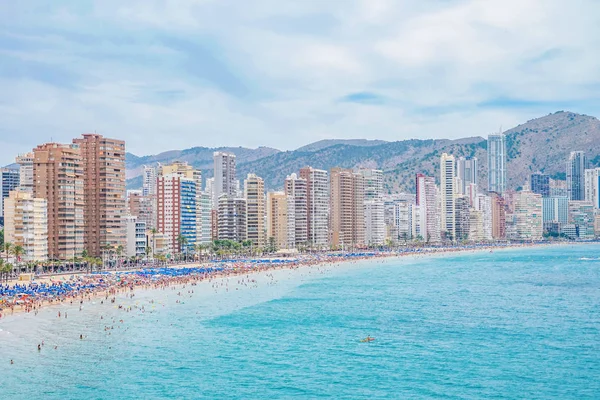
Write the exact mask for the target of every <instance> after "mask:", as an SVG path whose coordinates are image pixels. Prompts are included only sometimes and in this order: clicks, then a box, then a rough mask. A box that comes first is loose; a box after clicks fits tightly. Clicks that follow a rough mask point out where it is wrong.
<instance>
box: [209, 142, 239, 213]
mask: <svg viewBox="0 0 600 400" xmlns="http://www.w3.org/2000/svg"><path fill="white" fill-rule="evenodd" d="M213 162H214V181H213V184H212V193H213V207H217V205H218V204H219V197H221V195H223V194H226V195H228V196H232V197H237V196H238V185H239V182H238V181H237V180H236V178H235V177H236V170H235V154H232V153H224V152H221V151H216V152H215V153H214V154H213Z"/></svg>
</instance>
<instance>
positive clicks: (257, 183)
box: [244, 174, 266, 247]
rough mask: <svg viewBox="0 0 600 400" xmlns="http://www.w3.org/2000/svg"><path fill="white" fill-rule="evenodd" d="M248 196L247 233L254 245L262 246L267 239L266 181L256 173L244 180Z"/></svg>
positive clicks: (245, 192) (245, 191)
mask: <svg viewBox="0 0 600 400" xmlns="http://www.w3.org/2000/svg"><path fill="white" fill-rule="evenodd" d="M244 197H245V198H246V223H247V229H246V235H247V238H248V240H251V241H252V245H254V246H259V247H262V246H264V245H265V244H266V241H265V233H266V232H265V183H264V181H263V179H262V178H261V177H259V176H256V175H255V174H248V177H247V178H246V179H245V180H244Z"/></svg>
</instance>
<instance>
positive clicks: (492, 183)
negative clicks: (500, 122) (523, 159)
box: [488, 133, 506, 194]
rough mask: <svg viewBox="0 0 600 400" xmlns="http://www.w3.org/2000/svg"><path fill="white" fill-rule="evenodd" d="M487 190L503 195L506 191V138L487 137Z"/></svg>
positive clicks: (501, 136)
mask: <svg viewBox="0 0 600 400" xmlns="http://www.w3.org/2000/svg"><path fill="white" fill-rule="evenodd" d="M488 190H489V191H490V192H497V193H500V194H503V193H504V191H505V190H506V136H505V135H504V134H503V133H497V134H492V135H489V136H488Z"/></svg>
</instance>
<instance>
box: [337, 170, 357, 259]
mask: <svg viewBox="0 0 600 400" xmlns="http://www.w3.org/2000/svg"><path fill="white" fill-rule="evenodd" d="M330 193H331V196H330V207H329V210H330V215H329V220H330V223H329V227H330V230H331V245H332V246H334V247H342V248H347V247H351V248H352V247H356V246H362V245H364V244H365V215H364V212H365V210H364V207H365V179H364V177H363V176H362V175H361V174H358V173H355V172H353V171H352V170H349V169H342V168H332V169H331V172H330Z"/></svg>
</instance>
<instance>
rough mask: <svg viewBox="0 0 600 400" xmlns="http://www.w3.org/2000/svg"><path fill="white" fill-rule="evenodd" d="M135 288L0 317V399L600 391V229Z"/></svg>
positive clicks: (563, 395) (583, 395) (498, 395)
mask: <svg viewBox="0 0 600 400" xmlns="http://www.w3.org/2000/svg"><path fill="white" fill-rule="evenodd" d="M242 279H243V281H242ZM192 291H193V293H192ZM135 294H136V295H135V297H133V298H126V297H125V296H124V295H122V296H120V297H119V298H117V301H116V302H115V303H114V304H113V303H110V302H109V301H105V302H104V304H102V303H101V299H97V300H94V301H93V302H91V303H90V302H86V303H84V305H83V308H82V309H81V310H80V309H79V304H72V305H71V304H68V305H63V306H52V307H47V308H45V309H43V310H42V311H40V313H39V314H38V315H34V314H22V315H14V316H8V317H6V318H3V319H2V320H0V399H28V400H31V399H318V398H332V399H599V398H600V245H565V246H552V247H538V248H526V249H515V250H501V251H493V252H489V251H482V252H473V253H461V254H457V253H454V254H447V255H436V256H423V257H404V258H396V259H386V260H369V261H359V262H352V263H345V264H340V265H335V266H331V265H330V266H324V267H323V266H322V267H304V268H299V269H294V270H277V271H271V272H269V273H257V274H254V275H252V274H251V275H249V276H248V277H246V276H243V277H230V278H229V279H216V280H213V281H211V282H203V283H200V284H198V285H197V286H190V285H187V286H186V287H181V286H178V287H176V288H174V289H173V288H168V289H165V290H162V289H154V290H138V291H136V292H135ZM119 305H120V306H121V308H119V307H118V306H119ZM130 308H131V310H130ZM59 311H60V312H61V317H60V318H59V317H58V312H59ZM65 314H67V318H65ZM367 336H369V337H372V338H374V339H375V340H374V341H372V342H370V343H365V342H362V341H361V340H363V339H364V338H366V337H367ZM42 341H43V343H44V344H43V346H41V350H39V351H38V347H37V346H38V344H41V343H42ZM10 360H13V364H11V363H10Z"/></svg>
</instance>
